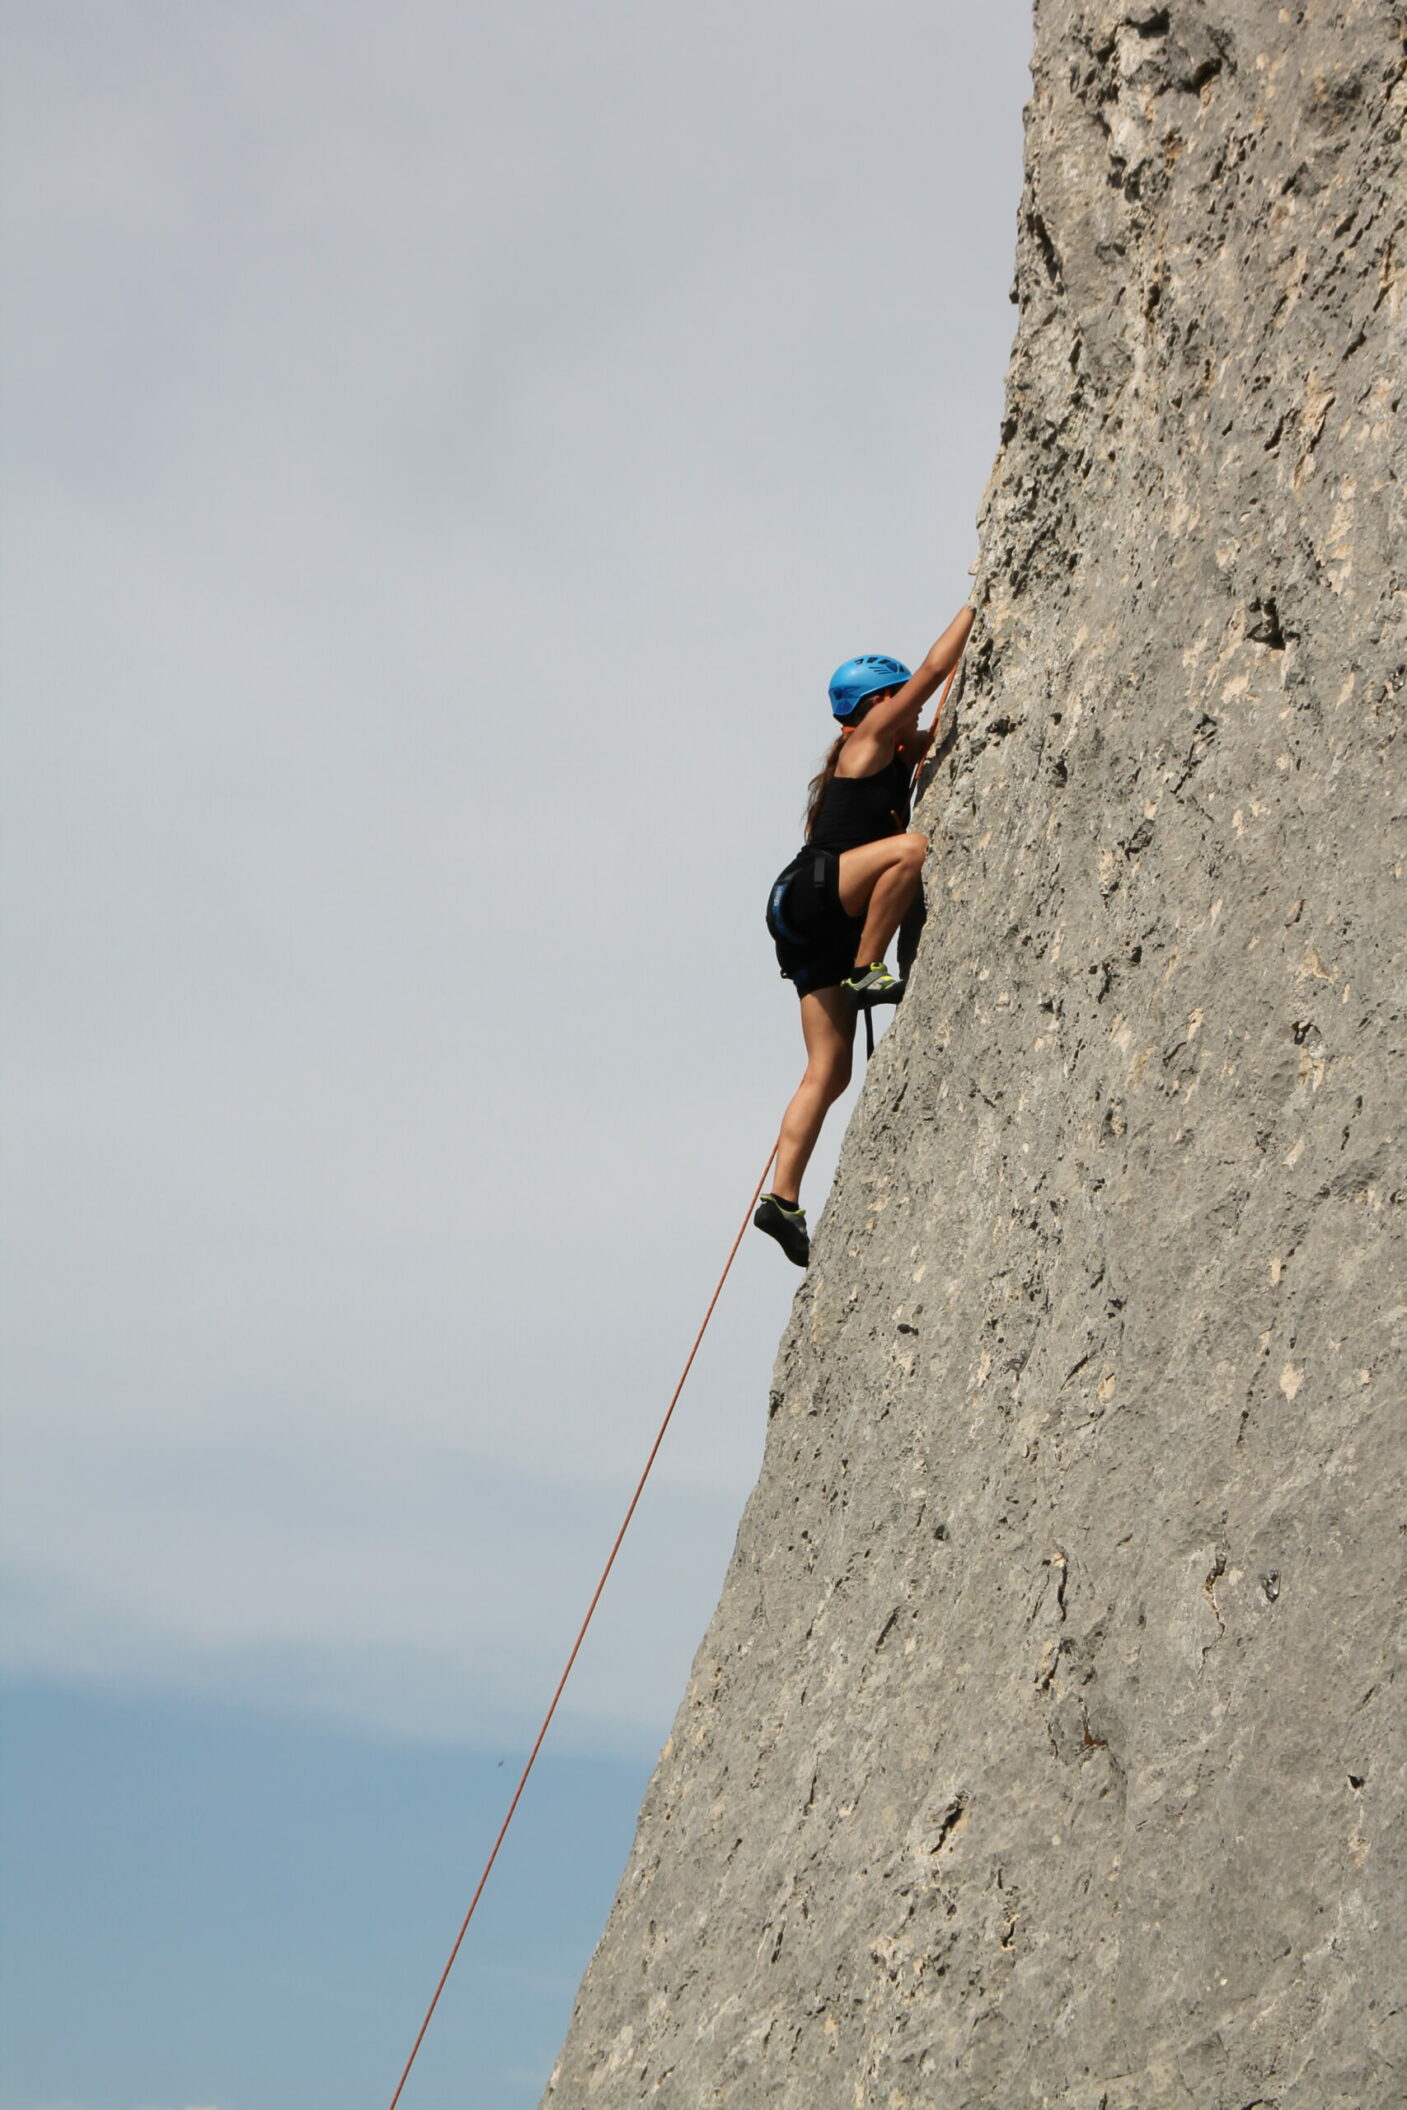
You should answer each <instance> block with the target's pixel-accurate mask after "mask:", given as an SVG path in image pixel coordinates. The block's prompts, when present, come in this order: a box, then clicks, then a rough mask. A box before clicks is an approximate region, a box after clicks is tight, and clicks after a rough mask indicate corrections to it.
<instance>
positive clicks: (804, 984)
mask: <svg viewBox="0 0 1407 2110" xmlns="http://www.w3.org/2000/svg"><path fill="white" fill-rule="evenodd" d="M864 927H865V926H864V922H863V919H862V918H861V917H859V916H847V915H846V913H845V911H844V909H843V908H842V907H841V905H840V859H839V857H838V855H837V854H836V852H835V851H834V850H815V849H812V848H811V847H810V845H809V844H808V846H807V848H806V849H804V850H801V851H798V853H797V855H796V856H795V857H794V858H793V859H792V861H791V863H790V864H789V865H788V866H787V868H786V870H785V871H784V872H779V873H778V874H777V877H776V879H775V880H774V881H773V883H772V891H771V893H770V894H769V895H768V897H767V928H768V930H769V931H770V933H771V935H772V940H773V943H774V944H775V945H776V948H777V965H778V966H779V967H780V969H781V971H782V973H783V975H784V976H785V977H786V979H787V981H789V982H794V983H795V984H796V993H797V995H798V996H810V995H811V994H812V992H813V991H814V990H817V989H834V988H835V987H836V986H837V985H838V984H839V983H841V982H843V981H845V980H846V978H847V977H848V976H849V975H852V974H853V973H854V972H855V948H856V946H857V945H858V944H859V942H860V933H861V931H862V930H863V929H864Z"/></svg>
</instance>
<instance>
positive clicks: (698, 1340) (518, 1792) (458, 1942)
mask: <svg viewBox="0 0 1407 2110" xmlns="http://www.w3.org/2000/svg"><path fill="white" fill-rule="evenodd" d="M961 665H962V655H961V654H959V655H958V660H957V663H956V665H955V666H954V667H953V669H952V672H951V673H950V674H949V676H948V679H947V681H946V683H945V684H944V687H943V693H942V695H941V696H940V697H939V699H938V708H937V710H936V711H935V712H934V714H933V724H932V726H931V727H930V729H929V745H928V748H927V749H926V750H925V752H924V754H923V756H922V758H921V760H920V761H919V762H918V764H917V765H916V767H915V769H914V773H913V777H912V779H911V780H910V793H911V795H912V793H913V792H915V791H916V790H917V788H918V780H919V775H920V772H921V771H922V769H923V767H924V764H925V763H926V762H928V761H929V759H930V758H931V755H932V752H933V743H934V741H935V740H936V739H937V736H938V726H939V721H940V720H941V718H942V716H943V709H944V706H945V704H946V703H947V701H948V694H949V691H950V690H951V688H952V686H953V683H954V682H955V681H956V680H957V675H958V668H959V667H960V666H961ZM865 1026H866V1031H867V1033H869V1034H872V1032H873V1028H872V1026H871V1023H870V1018H869V1013H868V1009H867V1010H866V1015H865ZM872 1050H873V1041H872V1040H871V1051H872ZM776 1157H777V1145H776V1144H775V1143H774V1144H773V1145H772V1148H771V1150H770V1152H769V1153H768V1157H767V1162H766V1164H765V1165H764V1166H763V1168H762V1174H761V1177H760V1178H759V1180H758V1182H757V1185H756V1186H755V1187H754V1188H753V1191H752V1200H751V1201H750V1202H749V1203H748V1205H747V1209H746V1211H745V1212H744V1215H743V1220H742V1222H741V1223H740V1224H739V1226H738V1234H737V1236H736V1238H735V1239H734V1240H733V1243H732V1245H731V1247H730V1248H729V1251H728V1258H727V1259H726V1260H725V1261H724V1263H723V1272H722V1274H721V1275H720V1276H719V1278H718V1282H717V1284H716V1286H715V1288H714V1292H713V1295H712V1296H711V1297H710V1298H709V1300H708V1309H707V1311H706V1312H705V1313H704V1315H703V1324H702V1325H701V1326H700V1327H699V1330H698V1332H697V1333H696V1334H695V1336H694V1345H693V1347H692V1348H691V1349H690V1350H689V1353H688V1356H687V1358H686V1359H685V1363H684V1368H683V1369H682V1370H681V1372H680V1373H679V1382H678V1384H677V1385H676V1386H675V1388H674V1392H673V1396H672V1397H671V1399H670V1402H669V1405H668V1406H667V1407H666V1409H665V1414H664V1420H663V1421H662V1422H661V1423H660V1426H659V1433H658V1434H657V1435H656V1437H655V1440H654V1442H653V1443H652V1444H651V1446H650V1455H649V1457H648V1458H647V1459H646V1460H645V1467H644V1471H643V1472H642V1473H641V1475H640V1478H639V1480H638V1481H637V1482H636V1486H635V1492H634V1494H633V1495H632V1496H631V1498H630V1506H629V1507H628V1509H627V1510H626V1512H625V1516H624V1517H623V1519H622V1520H621V1527H620V1530H619V1531H618V1532H617V1533H616V1536H615V1543H614V1545H613V1546H612V1547H611V1550H610V1553H609V1554H608V1555H607V1557H606V1565H605V1567H604V1568H603V1569H602V1570H601V1576H600V1580H599V1581H598V1582H597V1585H596V1588H595V1589H594V1590H593V1592H592V1594H591V1602H590V1604H589V1605H588V1606H587V1607H586V1616H585V1618H584V1619H583V1620H582V1622H581V1625H580V1627H579V1628H578V1630H577V1637H576V1640H575V1641H574V1642H573V1643H572V1649H571V1654H570V1655H569V1656H568V1657H567V1661H566V1666H565V1668H564V1669H563V1672H562V1675H561V1677H560V1678H559V1679H558V1680H557V1689H556V1691H555V1692H554V1693H553V1695H552V1698H551V1701H550V1702H549V1704H548V1708H547V1712H546V1714H545V1715H544V1716H543V1718H542V1727H541V1728H540V1729H539V1730H538V1732H537V1738H536V1741H535V1742H534V1744H533V1747H532V1750H531V1751H530V1752H529V1753H528V1762H527V1764H526V1765H525V1766H524V1768H523V1770H522V1772H521V1774H520V1775H519V1777H518V1785H517V1787H516V1788H515V1789H514V1790H513V1799H512V1801H511V1802H510V1803H509V1805H508V1809H507V1812H506V1814H505V1816H504V1819H503V1822H502V1824H501V1825H500V1826H499V1828H498V1837H497V1838H496V1839H495V1840H494V1842H493V1846H492V1849H491V1850H490V1853H489V1857H488V1859H487V1861H485V1863H484V1868H483V1873H482V1875H481V1876H480V1877H479V1881H478V1885H477V1887H476V1889H475V1891H474V1895H473V1897H472V1898H470V1900H469V1910H468V1911H467V1912H466V1913H465V1915H464V1919H463V1921H462V1923H461V1925H460V1929H459V1932H458V1934H457V1935H456V1936H455V1938H454V1947H453V1948H452V1949H451V1950H450V1952H449V1956H448V1959H447V1960H446V1963H445V1967H444V1969H443V1970H442V1971H441V1973H440V1978H439V1983H438V1985H437V1986H436V1987H435V1990H434V1993H433V1994H432V1996H431V1999H430V2005H429V2006H428V2007H427V2008H426V2010H425V2019H424V2021H423V2022H422V2023H421V2025H420V2028H419V2030H418V2031H417V2033H416V2038H415V2042H414V2043H413V2044H412V2045H411V2047H410V2057H409V2058H408V2059H407V2060H406V2062H405V2066H404V2067H403V2069H402V2071H401V2077H400V2079H399V2080H398V2081H397V2083H396V2092H395V2094H394V2095H393V2096H392V2097H391V2102H390V2110H396V2105H397V2104H398V2103H399V2102H400V2099H401V2094H402V2091H403V2090H404V2088H405V2084H406V2082H407V2081H408V2080H409V2078H410V2069H411V2067H412V2066H413V2065H414V2064H415V2061H416V2058H417V2056H418V2055H419V2051H420V2047H421V2045H422V2044H423V2043H424V2041H425V2032H426V2030H427V2029H429V2027H430V2022H431V2018H432V2017H433V2015H434V2012H435V2009H436V2008H437V2007H438V2006H439V2004H440V1995H441V1993H443V1991H444V1989H445V1986H446V1984H447V1982H448V1979H449V1974H450V1972H451V1971H452V1970H453V1969H454V1965H455V1959H456V1958H457V1956H458V1955H459V1952H460V1949H461V1948H462V1947H463V1945H464V1937H465V1935H466V1934H467V1933H468V1932H469V1922H470V1921H471V1920H472V1919H473V1917H474V1914H475V1911H476V1910H477V1908H478V1903H479V1900H480V1898H481V1897H482V1896H483V1894H484V1886H485V1885H486V1884H487V1882H488V1879H489V1876H490V1875H491V1873H492V1871H493V1864H494V1862H495V1861H496V1860H497V1859H498V1852H499V1848H500V1847H501V1846H502V1844H503V1842H504V1840H505V1838H506V1837H507V1836H508V1827H509V1825H510V1824H511V1823H512V1822H513V1818H514V1815H515V1813H516V1811H517V1808H518V1804H519V1803H520V1802H521V1801H522V1799H523V1790H524V1788H525V1787H526V1786H527V1784H528V1775H529V1774H530V1773H531V1772H532V1769H533V1767H534V1765H535V1764H536V1763H537V1755H538V1753H539V1751H540V1750H541V1749H542V1746H543V1743H544V1742H545V1740H546V1737H547V1732H548V1730H549V1729H550V1728H551V1726H552V1717H553V1716H554V1715H555V1714H556V1712H557V1703H558V1701H559V1700H560V1699H561V1697H562V1694H563V1692H564V1691H565V1690H566V1685H567V1680H568V1678H570V1676H571V1674H572V1671H573V1669H574V1668H575V1665H576V1659H577V1657H578V1656H579V1655H580V1654H581V1648H582V1643H583V1642H584V1641H585V1639H586V1631H587V1628H588V1627H589V1626H590V1624H591V1621H592V1619H593V1617H594V1616H595V1612H596V1607H597V1605H598V1604H599V1603H600V1602H601V1593H602V1592H603V1590H604V1589H605V1587H606V1583H607V1581H608V1579H609V1577H610V1573H611V1570H612V1568H613V1567H614V1566H615V1563H616V1555H617V1554H618V1553H619V1552H620V1549H621V1545H622V1543H623V1541H624V1539H625V1534H626V1532H627V1531H628V1530H629V1529H630V1523H631V1519H632V1518H633V1517H634V1515H635V1512H636V1510H637V1508H638V1507H639V1505H640V1497H641V1496H642V1495H643V1494H644V1492H645V1482H646V1481H647V1480H648V1479H649V1477H650V1472H651V1469H652V1467H653V1465H654V1462H655V1460H656V1458H657V1457H658V1456H659V1452H660V1446H661V1444H662V1443H663V1442H664V1439H665V1432H666V1430H667V1429H668V1427H669V1424H670V1422H671V1420H672V1419H673V1417H674V1409H675V1408H676V1407H677V1406H678V1404H679V1396H680V1394H681V1393H682V1392H683V1390H684V1386H685V1382H686V1380H687V1379H688V1375H689V1372H690V1371H691V1370H692V1369H693V1367H694V1358H695V1357H696V1356H697V1354H698V1352H699V1349H700V1348H701V1347H702V1345H703V1337H704V1335H705V1334H706V1333H707V1332H708V1325H709V1321H710V1319H711V1318H712V1317H713V1314H714V1310H715V1308H716V1306H717V1303H718V1300H719V1298H720V1297H721V1296H722V1294H723V1285H724V1283H725V1282H726V1281H727V1280H728V1277H729V1274H730V1273H731V1272H732V1267H733V1262H734V1261H735V1260H736V1258H737V1255H738V1247H739V1246H740V1245H741V1244H742V1242H743V1234H744V1232H745V1231H746V1230H747V1227H748V1224H749V1222H750V1220H751V1217H752V1212H753V1210H754V1209H755V1208H756V1207H757V1204H758V1200H759V1198H760V1197H761V1194H762V1189H763V1187H764V1186H765V1185H766V1182H767V1175H768V1173H769V1172H770V1171H771V1170H772V1167H773V1165H774V1163H775V1162H776Z"/></svg>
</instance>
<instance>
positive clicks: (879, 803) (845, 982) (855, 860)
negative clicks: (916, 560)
mask: <svg viewBox="0 0 1407 2110" xmlns="http://www.w3.org/2000/svg"><path fill="white" fill-rule="evenodd" d="M971 628H972V610H971V608H964V609H962V611H961V612H960V613H959V614H958V615H956V616H955V617H954V618H953V620H952V622H951V623H949V625H948V627H947V629H946V630H945V631H944V632H943V635H942V636H941V637H940V638H939V639H938V641H937V643H936V644H935V645H934V646H933V647H932V649H931V650H930V652H929V653H928V655H927V657H926V658H925V659H924V661H923V663H922V665H921V666H920V667H919V669H918V671H917V673H914V674H911V673H910V672H909V670H908V668H907V667H906V666H905V665H904V664H903V663H902V661H900V660H897V659H890V658H889V657H888V656H887V655H886V654H885V653H882V652H868V653H864V654H862V655H861V657H860V658H859V659H848V660H846V662H845V664H844V665H843V666H841V667H837V668H836V670H835V673H834V674H833V675H832V677H831V684H830V700H831V709H832V711H833V712H834V713H835V716H836V717H837V718H838V719H839V720H840V732H839V734H838V735H837V737H836V740H835V742H834V744H833V745H832V747H831V749H830V752H829V753H828V754H827V756H826V758H825V761H824V762H823V763H822V764H821V768H820V770H819V772H818V774H817V775H816V776H815V777H813V778H812V780H811V787H810V795H809V798H808V800H807V806H806V841H805V844H804V846H803V848H802V849H801V850H799V851H798V852H797V854H796V856H795V857H794V858H793V859H792V861H791V863H790V864H789V865H788V866H787V867H786V869H785V871H783V872H782V873H780V874H779V876H778V878H777V880H776V882H775V884H774V886H773V888H772V892H771V895H770V897H769V899H768V904H767V928H768V930H769V931H770V932H771V935H772V937H773V939H774V941H775V943H776V947H777V961H778V965H779V966H780V968H781V971H782V973H783V975H784V976H785V977H786V979H787V980H788V981H791V982H794V983H795V984H796V993H797V995H798V996H799V997H800V999H801V1032H802V1037H803V1038H804V1040H805V1042H806V1073H805V1075H804V1076H803V1077H802V1080H801V1083H800V1084H799V1085H798V1086H797V1089H796V1093H795V1096H794V1097H793V1099H792V1101H791V1104H790V1105H789V1106H788V1108H787V1110H786V1113H785V1115H784V1116H783V1119H782V1133H781V1138H780V1140H779V1142H778V1145H777V1170H776V1185H775V1186H774V1187H773V1189H772V1191H771V1192H770V1193H768V1194H764V1195H763V1197H762V1199H761V1201H760V1202H759V1204H758V1207H757V1213H756V1214H755V1216H754V1217H753V1219H752V1220H753V1222H754V1223H755V1224H756V1226H757V1228H758V1230H759V1231H766V1232H767V1233H768V1235H769V1236H770V1237H772V1238H775V1239H776V1241H777V1243H778V1245H779V1246H780V1247H781V1249H782V1251H783V1252H784V1253H785V1254H786V1256H787V1258H788V1260H794V1261H795V1262H796V1265H797V1266H798V1267H805V1266H806V1264H807V1262H808V1260H809V1259H810V1257H811V1242H810V1239H809V1237H808V1236H807V1231H806V1211H805V1210H804V1209H803V1208H802V1206H801V1200H800V1195H801V1176H802V1174H803V1172H804V1171H805V1170H806V1165H807V1161H808V1160H809V1158H810V1156H811V1153H812V1151H813V1150H814V1149H815V1147H816V1138H817V1137H818V1136H819V1134H820V1132H821V1123H822V1122H823V1121H824V1120H825V1118H826V1111H827V1109H828V1108H829V1107H830V1106H831V1105H833V1104H834V1102H835V1101H836V1100H837V1099H838V1098H839V1097H840V1095H841V1093H842V1092H843V1091H844V1090H845V1087H846V1085H847V1084H849V1082H850V1059H851V1050H852V1048H853V1046H854V1041H855V1020H856V1018H857V1016H858V1014H859V1012H860V1010H861V1009H862V1008H863V1007H864V1006H866V1005H869V1004H893V1003H897V1002H898V1000H899V998H900V997H901V996H902V995H903V993H904V992H903V984H902V983H901V982H899V981H898V980H896V979H895V977H894V976H893V975H892V974H891V973H890V972H889V969H888V968H887V967H886V966H885V964H884V955H885V952H886V951H887V950H888V947H889V944H890V941H891V939H892V938H893V937H894V934H895V932H896V931H897V930H898V928H899V925H900V923H901V922H902V921H903V918H904V912H905V910H906V909H907V908H908V906H909V904H910V902H911V901H912V900H913V898H914V896H915V894H916V893H917V892H918V886H919V875H920V873H921V871H922V867H923V859H924V853H925V851H926V850H927V848H928V838H927V836H924V835H919V834H917V833H916V832H915V831H914V830H912V829H911V828H910V827H909V787H910V783H911V781H912V778H913V773H914V770H915V769H916V768H917V766H918V764H919V763H920V762H921V761H922V759H923V757H924V755H925V754H926V753H927V751H928V745H929V742H930V740H931V739H932V734H931V733H921V732H920V731H919V727H918V719H919V712H920V711H921V710H922V709H923V706H924V705H925V703H927V701H928V699H929V697H930V696H932V695H933V693H934V691H935V690H936V689H937V688H938V686H939V684H940V683H941V682H942V681H943V680H945V678H946V677H947V675H948V674H949V673H951V671H952V669H953V668H954V667H955V666H956V665H957V663H958V661H959V659H960V658H961V657H962V650H963V646H964V645H965V644H966V643H967V634H968V632H969V630H970V629H971Z"/></svg>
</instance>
